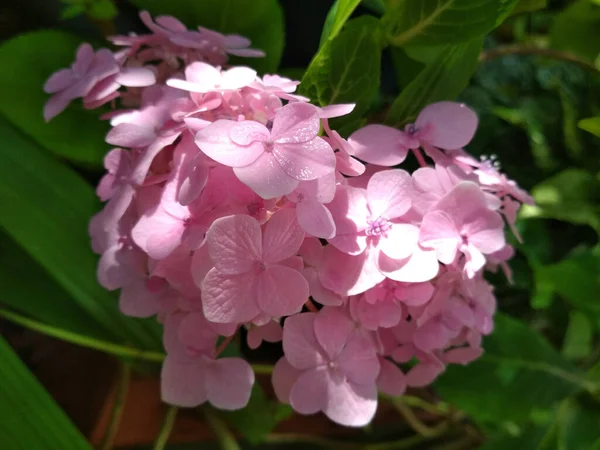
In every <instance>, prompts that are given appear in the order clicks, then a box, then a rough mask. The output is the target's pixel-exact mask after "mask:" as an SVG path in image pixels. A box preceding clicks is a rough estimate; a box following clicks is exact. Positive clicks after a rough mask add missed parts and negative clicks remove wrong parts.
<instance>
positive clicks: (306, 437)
mask: <svg viewBox="0 0 600 450" xmlns="http://www.w3.org/2000/svg"><path fill="white" fill-rule="evenodd" d="M265 442H266V443H268V444H302V443H304V444H313V445H318V446H319V447H324V448H331V449H333V450H363V449H364V448H365V447H364V446H362V445H360V444H355V443H352V442H345V441H338V440H336V439H328V438H324V437H320V436H313V435H310V434H300V433H283V434H279V433H277V434H269V435H268V436H267V437H266V438H265Z"/></svg>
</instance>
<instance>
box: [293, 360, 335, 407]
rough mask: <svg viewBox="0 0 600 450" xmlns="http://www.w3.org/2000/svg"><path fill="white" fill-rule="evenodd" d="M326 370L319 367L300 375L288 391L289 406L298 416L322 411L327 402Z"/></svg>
mask: <svg viewBox="0 0 600 450" xmlns="http://www.w3.org/2000/svg"><path fill="white" fill-rule="evenodd" d="M327 378H328V377H327V369H325V368H324V367H319V368H316V369H311V370H307V371H305V372H303V373H301V374H300V375H299V376H298V378H297V379H296V382H295V383H294V385H293V386H292V389H291V390H290V405H292V408H294V410H295V411H296V412H299V413H300V414H314V413H316V412H319V411H322V410H323V409H324V408H325V407H326V405H327V402H328V399H327V395H328V386H327Z"/></svg>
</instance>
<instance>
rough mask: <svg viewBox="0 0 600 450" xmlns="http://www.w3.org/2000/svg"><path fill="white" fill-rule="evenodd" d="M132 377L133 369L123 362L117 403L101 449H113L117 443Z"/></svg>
mask: <svg viewBox="0 0 600 450" xmlns="http://www.w3.org/2000/svg"><path fill="white" fill-rule="evenodd" d="M130 379H131V370H130V369H129V366H128V365H127V364H125V363H121V368H120V373H119V386H118V388H117V395H116V398H115V405H114V406H113V410H112V415H111V418H110V424H109V426H108V430H107V432H106V436H105V437H104V442H103V443H102V447H101V450H111V449H112V448H113V447H114V445H115V438H116V437H117V433H118V431H119V426H120V425H121V419H122V418H123V410H124V409H125V398H126V397H127V391H128V389H129V381H130Z"/></svg>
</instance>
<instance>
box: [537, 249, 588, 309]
mask: <svg viewBox="0 0 600 450" xmlns="http://www.w3.org/2000/svg"><path fill="white" fill-rule="evenodd" d="M535 271H536V283H538V282H541V283H543V284H544V285H545V286H546V289H552V290H553V292H555V293H557V294H559V295H560V296H561V297H563V298H564V299H565V300H567V301H568V302H569V303H571V304H572V305H573V306H574V307H575V308H577V309H579V310H581V311H584V312H588V313H590V314H594V315H596V316H597V317H600V302H598V292H600V247H596V248H594V249H590V250H586V251H582V252H578V253H576V254H574V255H572V256H571V257H569V258H566V259H563V260H562V261H560V262H558V263H556V264H552V265H547V266H539V267H536V268H535Z"/></svg>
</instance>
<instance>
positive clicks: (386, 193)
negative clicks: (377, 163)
mask: <svg viewBox="0 0 600 450" xmlns="http://www.w3.org/2000/svg"><path fill="white" fill-rule="evenodd" d="M413 195H414V192H413V187H412V178H411V177H410V175H409V174H408V173H407V172H405V171H404V170H400V169H393V170H382V171H381V172H377V173H374V174H373V175H372V176H371V179H370V180H369V184H368V185H367V199H368V201H369V209H370V210H371V216H372V217H380V216H382V217H385V218H386V219H395V218H397V217H400V216H402V215H404V214H405V213H406V211H408V209H409V208H410V205H411V202H412V197H413Z"/></svg>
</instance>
